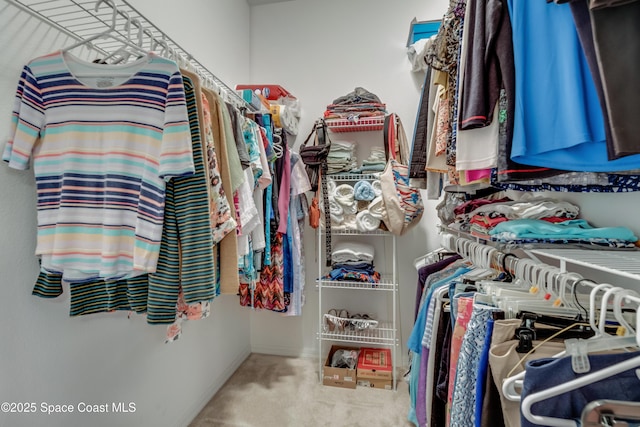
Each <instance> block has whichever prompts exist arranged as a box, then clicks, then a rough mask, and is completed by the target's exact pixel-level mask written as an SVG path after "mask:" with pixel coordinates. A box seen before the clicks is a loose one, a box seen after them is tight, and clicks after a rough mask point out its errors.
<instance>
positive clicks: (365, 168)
mask: <svg viewBox="0 0 640 427" xmlns="http://www.w3.org/2000/svg"><path fill="white" fill-rule="evenodd" d="M386 165H387V158H386V154H385V152H384V148H377V147H374V148H372V149H371V153H370V154H369V157H368V158H366V159H364V160H363V161H362V166H360V167H359V168H357V169H352V170H351V173H375V172H382V171H384V168H385V166H386Z"/></svg>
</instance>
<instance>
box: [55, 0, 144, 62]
mask: <svg viewBox="0 0 640 427" xmlns="http://www.w3.org/2000/svg"><path fill="white" fill-rule="evenodd" d="M102 3H106V4H107V5H108V6H109V7H111V9H112V11H113V12H112V14H111V25H110V26H109V28H107V29H106V30H105V31H103V32H101V33H98V34H94V35H93V36H90V37H89V38H86V39H83V40H80V41H79V42H77V43H74V44H72V45H70V46H67V47H64V48H62V49H61V52H62V53H68V52H69V51H70V50H72V49H75V48H77V47H80V46H83V45H89V46H92V45H91V42H93V41H94V40H98V39H101V38H112V39H114V40H117V41H119V42H121V43H122V44H124V45H127V46H129V47H130V48H132V49H134V50H136V51H137V52H139V53H142V54H144V55H146V54H147V53H148V52H146V51H145V50H144V49H142V48H140V47H139V46H138V45H136V44H135V43H133V42H132V41H130V40H126V39H123V38H122V37H119V36H118V35H116V34H114V31H116V22H117V19H118V8H117V6H116V4H115V2H114V1H113V0H98V1H97V2H96V5H95V7H94V11H95V13H98V10H99V9H100V6H101V5H102Z"/></svg>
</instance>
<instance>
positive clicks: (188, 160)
mask: <svg viewBox="0 0 640 427" xmlns="http://www.w3.org/2000/svg"><path fill="white" fill-rule="evenodd" d="M72 61H74V62H75V63H76V64H75V68H73V67H70V65H73V63H72ZM90 66H94V67H95V64H90V63H82V62H81V61H80V60H77V59H74V58H73V57H72V56H71V55H69V54H68V53H62V52H55V53H52V54H49V55H46V56H43V57H39V58H36V59H34V60H32V61H30V62H29V64H27V65H26V66H25V67H24V70H23V72H22V75H21V77H20V81H19V84H18V89H17V92H16V98H15V104H14V110H13V117H12V132H11V136H10V139H9V141H8V143H7V145H6V146H5V150H4V153H3V160H4V161H6V162H7V163H8V164H9V166H10V167H12V168H15V169H27V168H28V167H29V164H30V163H32V164H33V169H34V174H35V178H36V186H37V200H38V215H37V218H38V233H37V245H36V255H39V256H40V257H41V266H42V268H43V269H44V270H46V271H50V272H57V273H62V275H63V278H64V279H65V280H67V281H84V280H87V279H95V278H105V279H115V278H127V277H135V276H138V275H140V274H144V273H149V272H154V271H155V269H156V264H157V260H158V252H159V247H160V239H161V234H162V222H163V215H164V204H165V180H168V179H169V178H171V177H176V176H186V175H190V174H192V173H193V172H194V165H193V157H192V151H191V137H190V134H189V125H188V116H187V108H186V103H185V95H184V88H183V83H182V77H181V75H180V73H179V70H178V68H177V66H176V64H175V63H174V62H172V61H170V60H167V59H164V58H161V57H159V56H157V55H155V54H153V53H150V54H148V55H146V56H144V57H143V58H141V59H139V60H137V61H135V62H134V63H131V64H126V65H125V66H110V65H100V66H98V67H97V68H96V69H97V70H99V74H104V75H105V76H107V77H108V76H109V75H110V74H112V75H113V76H117V77H118V78H120V80H122V83H118V82H115V81H114V79H111V80H108V78H107V79H106V80H105V81H106V82H107V83H102V84H100V80H99V79H98V80H97V82H96V84H93V85H91V84H87V83H85V82H86V81H90V78H86V79H85V80H84V81H85V82H83V81H81V80H79V79H78V78H76V77H75V76H76V74H74V72H72V70H75V69H79V68H80V67H84V68H88V67H90ZM100 67H102V68H100ZM114 69H115V71H118V72H122V71H123V70H133V71H132V72H131V74H130V75H129V76H128V77H127V78H121V77H122V75H121V74H116V73H115V72H114ZM109 82H110V83H109ZM100 86H103V87H100Z"/></svg>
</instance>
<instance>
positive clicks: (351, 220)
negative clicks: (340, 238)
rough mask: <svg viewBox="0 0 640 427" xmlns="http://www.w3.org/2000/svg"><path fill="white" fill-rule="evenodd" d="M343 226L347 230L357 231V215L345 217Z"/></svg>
mask: <svg viewBox="0 0 640 427" xmlns="http://www.w3.org/2000/svg"><path fill="white" fill-rule="evenodd" d="M342 225H344V228H345V229H347V230H355V229H356V227H357V226H356V216H355V215H345V216H344V221H342Z"/></svg>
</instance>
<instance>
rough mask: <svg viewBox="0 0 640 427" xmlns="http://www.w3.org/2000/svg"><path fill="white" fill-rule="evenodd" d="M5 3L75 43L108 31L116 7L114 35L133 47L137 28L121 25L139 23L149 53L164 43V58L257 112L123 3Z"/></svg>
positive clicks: (101, 43)
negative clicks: (62, 10)
mask: <svg viewBox="0 0 640 427" xmlns="http://www.w3.org/2000/svg"><path fill="white" fill-rule="evenodd" d="M6 1H7V2H8V3H9V4H11V5H13V6H15V7H17V8H18V9H20V10H21V11H23V12H25V13H28V14H29V15H30V16H32V17H34V18H37V19H39V20H40V21H42V22H45V23H47V24H49V25H51V26H52V27H54V28H56V29H57V30H59V31H61V32H62V33H64V34H65V35H67V36H69V37H71V38H73V39H74V40H75V41H77V42H81V41H82V40H85V39H87V38H89V37H90V36H93V35H95V34H97V33H99V32H101V31H105V30H107V29H109V28H110V27H111V18H112V15H113V12H112V9H111V8H110V7H111V5H112V4H115V6H116V9H117V17H116V21H117V22H116V26H115V29H114V30H113V34H114V35H117V36H119V37H122V38H123V39H125V40H129V41H131V42H132V43H134V44H136V43H137V32H138V31H137V29H134V30H133V31H132V32H130V33H132V34H127V33H128V32H127V31H126V30H124V27H125V25H124V24H125V23H126V22H127V21H132V22H133V21H136V20H137V21H138V23H140V26H141V27H142V28H143V29H144V30H145V34H146V36H148V37H150V38H151V40H150V46H151V48H150V49H149V50H154V49H155V48H156V47H157V48H159V49H161V48H162V47H163V43H166V47H167V50H168V52H165V55H167V56H171V55H170V54H171V53H172V54H173V55H175V58H172V59H174V60H176V62H178V65H184V64H188V67H187V68H189V69H190V70H191V71H193V72H195V73H196V74H198V75H199V76H200V77H201V78H202V84H203V85H205V86H212V84H213V86H215V87H211V88H212V89H217V91H218V93H221V95H223V96H224V97H225V98H226V99H227V100H228V101H229V102H232V103H233V104H235V105H236V106H238V107H241V108H245V109H246V110H247V111H257V109H256V108H255V107H254V106H252V105H251V104H249V103H247V102H246V101H245V100H244V99H243V98H242V97H241V96H240V95H238V93H237V92H236V91H235V90H234V89H231V87H229V86H228V85H227V84H226V83H225V82H224V81H222V80H221V79H220V78H218V77H217V76H216V75H215V74H213V73H212V72H211V71H210V70H209V69H208V68H207V67H205V66H204V65H203V64H202V63H200V62H199V61H198V60H196V59H195V57H194V56H193V55H192V54H191V53H189V52H188V51H187V50H185V49H184V48H183V47H182V46H180V45H179V44H178V43H177V42H175V41H174V40H173V39H171V38H170V37H169V36H168V35H167V34H166V33H165V32H164V31H162V30H161V29H160V28H158V27H157V26H155V25H154V24H153V23H152V22H151V21H150V20H149V19H148V18H146V17H145V16H144V15H143V14H142V13H140V11H139V10H138V9H136V8H135V7H133V6H132V5H130V4H129V3H128V2H127V1H126V0H111V1H105V2H104V3H106V4H107V5H109V6H110V7H109V8H106V7H102V8H101V9H100V10H99V11H98V12H94V10H93V8H94V6H95V4H96V3H95V1H77V0H48V1H33V0H6ZM112 2H113V3H112ZM63 8H65V9H64V10H65V13H60V10H61V9H63ZM106 11H108V13H106ZM87 24H89V25H87ZM129 36H131V37H129ZM88 45H89V46H90V47H91V48H92V50H95V51H96V52H98V53H99V54H100V55H104V56H107V55H109V54H110V53H113V49H115V46H114V45H113V44H112V43H111V44H110V43H109V41H107V40H100V39H98V40H93V41H92V42H91V43H89V44H88ZM211 83H212V84H211Z"/></svg>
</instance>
